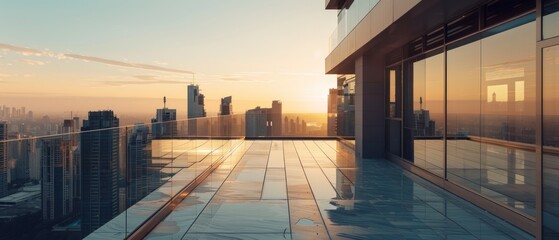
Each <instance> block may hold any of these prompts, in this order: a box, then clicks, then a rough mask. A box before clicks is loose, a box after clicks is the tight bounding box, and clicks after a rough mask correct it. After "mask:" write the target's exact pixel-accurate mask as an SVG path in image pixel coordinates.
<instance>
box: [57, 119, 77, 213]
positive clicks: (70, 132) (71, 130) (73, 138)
mask: <svg viewBox="0 0 559 240" xmlns="http://www.w3.org/2000/svg"><path fill="white" fill-rule="evenodd" d="M79 126H80V123H79V118H78V117H73V118H72V119H66V120H64V124H63V125H62V133H63V134H65V135H64V136H63V138H64V140H65V141H67V142H68V143H69V147H70V154H71V155H72V159H73V160H72V167H71V168H72V169H71V171H72V176H73V177H72V181H73V184H72V186H73V189H72V193H73V195H72V199H73V201H74V204H73V205H74V209H76V208H78V207H79V204H80V199H81V187H82V186H81V178H80V176H81V152H80V134H79V131H80V127H79Z"/></svg>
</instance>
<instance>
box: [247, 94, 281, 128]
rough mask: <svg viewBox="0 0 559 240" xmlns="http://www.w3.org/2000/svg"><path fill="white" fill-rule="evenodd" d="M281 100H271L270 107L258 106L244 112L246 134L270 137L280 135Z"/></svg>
mask: <svg viewBox="0 0 559 240" xmlns="http://www.w3.org/2000/svg"><path fill="white" fill-rule="evenodd" d="M281 111H282V110H281V102H280V101H273V102H272V108H260V107H256V108H255V109H251V110H248V111H247V112H246V117H245V118H246V122H245V123H246V125H245V126H246V136H247V137H264V136H266V137H270V136H281V135H282V134H281V132H282V122H281Z"/></svg>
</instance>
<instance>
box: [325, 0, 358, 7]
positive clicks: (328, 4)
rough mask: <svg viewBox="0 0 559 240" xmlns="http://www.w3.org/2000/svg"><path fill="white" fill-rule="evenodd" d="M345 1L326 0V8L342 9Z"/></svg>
mask: <svg viewBox="0 0 559 240" xmlns="http://www.w3.org/2000/svg"><path fill="white" fill-rule="evenodd" d="M347 1H348V0H326V9H342V7H343V6H344V4H345V2H347ZM349 1H352V0H349Z"/></svg>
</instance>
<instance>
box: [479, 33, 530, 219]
mask: <svg viewBox="0 0 559 240" xmlns="http://www.w3.org/2000/svg"><path fill="white" fill-rule="evenodd" d="M535 34H536V24H535V22H531V23H528V24H525V25H522V26H519V27H516V28H513V29H510V30H507V31H505V32H502V33H499V34H496V35H493V36H490V37H487V38H485V39H482V40H481V49H482V51H481V60H482V68H481V70H482V72H481V78H482V79H481V80H482V81H481V116H482V118H481V136H480V137H481V138H480V140H481V142H482V144H481V169H482V170H481V186H482V188H481V192H482V194H483V195H486V196H489V197H491V198H494V199H498V200H499V201H502V202H504V203H506V204H508V205H509V206H511V207H514V208H517V209H519V210H521V211H524V212H526V213H528V214H531V215H533V214H534V209H535V194H536V193H535V191H536V185H535V184H536V181H535V146H534V143H535V116H536V111H535V110H536V108H535V98H536V96H535V95H536V71H535V69H536V62H535V55H536V52H535V51H534V49H536V41H534V39H533V36H534V35H535Z"/></svg>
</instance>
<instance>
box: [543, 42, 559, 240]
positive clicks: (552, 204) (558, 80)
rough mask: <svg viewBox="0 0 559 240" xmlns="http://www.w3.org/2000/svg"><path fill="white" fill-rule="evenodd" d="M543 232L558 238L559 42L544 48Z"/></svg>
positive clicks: (547, 235) (545, 236) (549, 237)
mask: <svg viewBox="0 0 559 240" xmlns="http://www.w3.org/2000/svg"><path fill="white" fill-rule="evenodd" d="M543 128H544V131H543V144H544V156H543V234H544V238H545V239H558V238H559V46H556V47H551V48H546V49H544V51H543Z"/></svg>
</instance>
